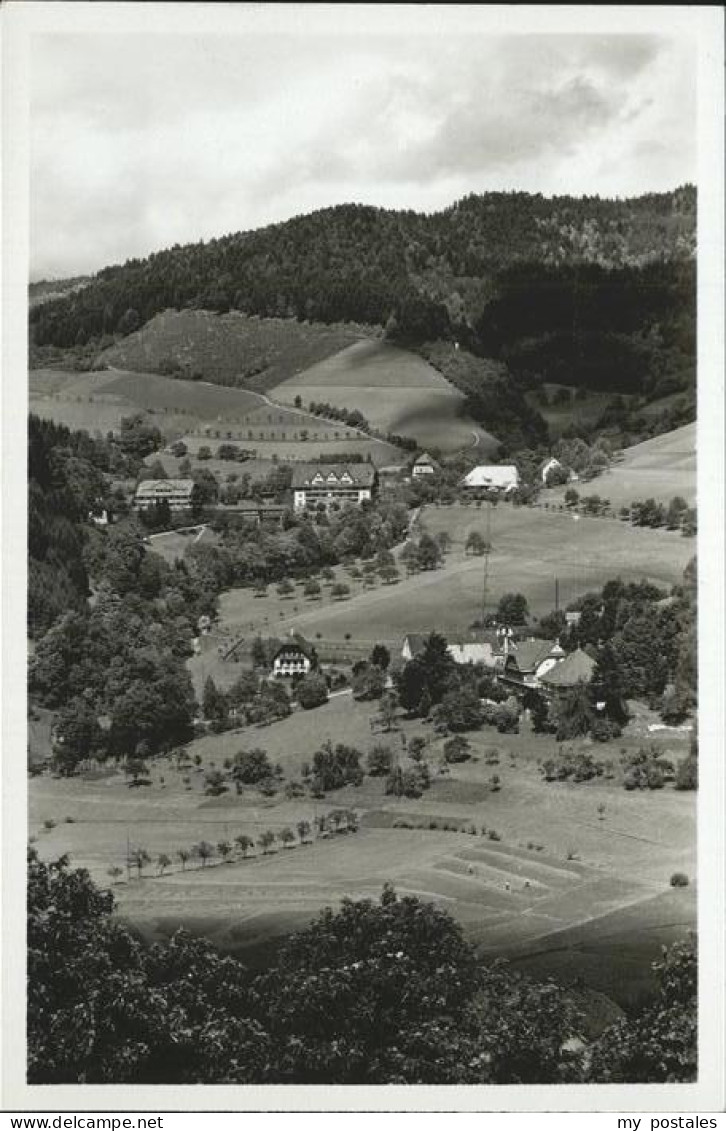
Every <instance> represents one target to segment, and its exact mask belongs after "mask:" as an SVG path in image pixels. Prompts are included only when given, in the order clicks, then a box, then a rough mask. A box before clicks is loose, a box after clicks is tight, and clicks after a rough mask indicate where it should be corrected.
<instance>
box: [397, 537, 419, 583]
mask: <svg viewBox="0 0 726 1131" xmlns="http://www.w3.org/2000/svg"><path fill="white" fill-rule="evenodd" d="M401 561H402V562H403V565H404V566H405V567H406V573H407V574H409V575H410V574H412V573H417V572H418V570H420V569H421V559H420V557H419V553H418V548H417V546H416V545H415V543H413V542H407V543H406V545H405V546H404V547H403V549H402V550H401Z"/></svg>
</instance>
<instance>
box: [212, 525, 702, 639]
mask: <svg viewBox="0 0 726 1131" xmlns="http://www.w3.org/2000/svg"><path fill="white" fill-rule="evenodd" d="M421 521H422V523H423V527H424V528H425V529H427V530H428V531H429V532H430V533H431V534H434V535H435V534H438V533H439V532H441V531H446V532H447V533H448V534H449V537H450V538H451V539H452V545H451V549H450V551H449V553H448V554H447V556H446V558H445V561H444V564H443V566H442V567H441V568H439V569H437V570H432V571H430V572H424V573H420V574H417V575H415V576H413V577H410V578H407V577H406V576H405V571H404V570H403V569H402V570H401V580H400V581H399V582H398V583H397V584H394V585H385V584H383V583H382V582H380V581H379V582H377V584H376V586H375V587H374V588H370V589H367V588H365V587H364V585H363V582H362V581H355V580H353V579H351V578H350V576H349V575H347V574H346V575H341V576H343V579H344V580H345V581H346V582H347V583H348V584H349V585H350V587H351V596H350V597H349V598H348V599H346V600H343V601H340V600H335V599H333V598H332V597H330V595H329V587H327V586H323V599H322V600H320V601H311V600H309V599H308V598H306V597H304V596H303V593H302V587H300V588H299V589H298V591H297V592H296V594H295V596H294V597H292V598H286V599H283V598H281V597H279V596H278V594H277V592H276V591H275V588H274V586H271V587H270V588H269V589H268V592H267V595H266V596H264V597H258V596H255V595H254V593H253V592H252V590H250V589H234V590H229V591H228V592H226V593H224V594H222V596H221V599H220V622H221V624H222V626H224V627H225V628H226V629H228V630H229V631H230V632H231V633H235V632H239V633H240V634H244V633H251V634H254V633H256V632H261V633H262V634H263V635H264V634H267V635H277V634H279V633H280V632H287V631H289V630H290V629H291V628H296V629H299V630H300V631H301V632H302V633H303V634H304V635H306V636H308V637H309V638H310V639H311V640H314V639H315V636H316V634H317V633H320V636H321V637H322V638H323V639H325V640H332V641H344V640H345V636H346V634H347V633H349V634H350V635H351V637H352V639H353V640H354V641H357V640H360V641H369V642H371V643H374V642H375V641H376V640H384V641H400V640H401V639H402V638H403V636H404V635H405V634H406V633H407V632H426V631H430V630H431V629H433V628H435V629H436V630H437V631H440V632H443V633H444V634H448V635H450V636H451V637H452V638H453V637H454V636H457V635H460V634H462V633H465V632H466V631H467V630H468V628H469V626H470V625H471V624H472V622H473V621H474V620H475V619H476V618H477V617H478V616H479V615H480V614H481V608H482V596H483V583H484V559H483V558H480V557H473V556H467V555H466V553H465V544H466V538H467V535H468V533H469V532H470V531H472V530H479V531H481V532H482V534H484V535H486V533H487V514H486V508H485V507H482V508H481V509H479V508H477V507H476V506H475V505H470V506H462V505H458V504H457V505H453V506H430V507H426V508H424V510H423V511H422V516H421ZM490 538H491V542H492V546H493V549H492V553H491V555H490V560H489V581H488V590H487V607H488V608H489V609H492V608H494V607H496V604H497V603H498V601H499V598H500V597H501V596H502V595H503V594H504V593H508V592H520V593H524V594H525V595H526V597H527V600H528V602H529V608H530V612H531V613H532V614H533V615H534V616H542V615H543V614H545V613H548V612H550V611H551V610H552V609H553V608H554V604H555V578H558V579H559V597H560V603H561V604H562V605H566V604H567V603H569V602H570V601H573V600H575V599H576V598H577V597H579V596H582V595H583V594H584V593H586V592H588V591H590V590H593V589H599V588H601V587H602V585H603V584H604V583H605V582H606V581H608V580H609V579H611V578H615V577H618V576H620V577H622V578H623V579H624V580H633V581H636V580H640V579H641V578H644V577H645V578H649V579H650V580H652V581H653V582H655V583H656V584H658V585H661V586H663V587H664V588H666V589H667V588H669V587H670V586H671V585H673V584H675V583H676V582H677V581H679V580H680V578H681V576H682V573H683V570H684V568H685V566H686V565H687V563H688V561H689V560H690V558H691V557H692V556H693V554H694V552H695V544H694V541H693V539H687V538H683V537H682V536H681V535H680V534H678V533H676V532H672V531H666V530H650V529H645V528H643V529H637V530H636V529H632V528H631V527H629V526H627V525H626V524H625V523H622V522H619V521H616V520H614V519H611V520H607V519H601V518H581V519H579V520H578V521H577V522H575V521H574V520H573V518H572V516H571V515H570V514H567V513H561V512H559V511H545V510H543V509H541V508H533V507H513V506H511V505H510V504H508V503H502V504H499V505H498V506H497V507H495V508H493V510H492V512H491V530H490Z"/></svg>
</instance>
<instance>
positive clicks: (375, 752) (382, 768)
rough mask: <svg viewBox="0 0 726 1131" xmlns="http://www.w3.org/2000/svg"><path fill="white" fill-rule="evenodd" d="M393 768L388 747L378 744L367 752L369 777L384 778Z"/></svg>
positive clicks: (391, 754)
mask: <svg viewBox="0 0 726 1131" xmlns="http://www.w3.org/2000/svg"><path fill="white" fill-rule="evenodd" d="M392 768H393V752H392V750H391V748H390V746H383V745H381V744H380V743H379V744H378V745H376V746H374V747H373V749H372V750H370V751H369V752H368V773H369V774H370V775H371V777H373V778H375V777H386V776H387V775H388V774H390V772H391V770H392Z"/></svg>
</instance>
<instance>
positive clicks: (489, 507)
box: [481, 499, 492, 630]
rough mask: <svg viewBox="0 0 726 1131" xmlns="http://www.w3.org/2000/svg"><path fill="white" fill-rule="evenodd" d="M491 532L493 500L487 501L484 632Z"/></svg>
mask: <svg viewBox="0 0 726 1131" xmlns="http://www.w3.org/2000/svg"><path fill="white" fill-rule="evenodd" d="M491 532H492V504H491V500H489V499H487V525H486V541H485V545H484V580H483V584H482V594H481V626H482V630H484V629H485V628H486V623H487V600H488V597H489V554H490V553H491Z"/></svg>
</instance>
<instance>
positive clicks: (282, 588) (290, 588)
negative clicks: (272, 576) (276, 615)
mask: <svg viewBox="0 0 726 1131" xmlns="http://www.w3.org/2000/svg"><path fill="white" fill-rule="evenodd" d="M277 592H278V595H279V596H280V597H282V598H283V600H284V599H285V598H286V597H292V595H293V593H294V592H295V586H294V585H293V583H292V582H291V581H290V580H289V578H287V577H283V579H282V581H281V582H280V584H279V585H278V587H277Z"/></svg>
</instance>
